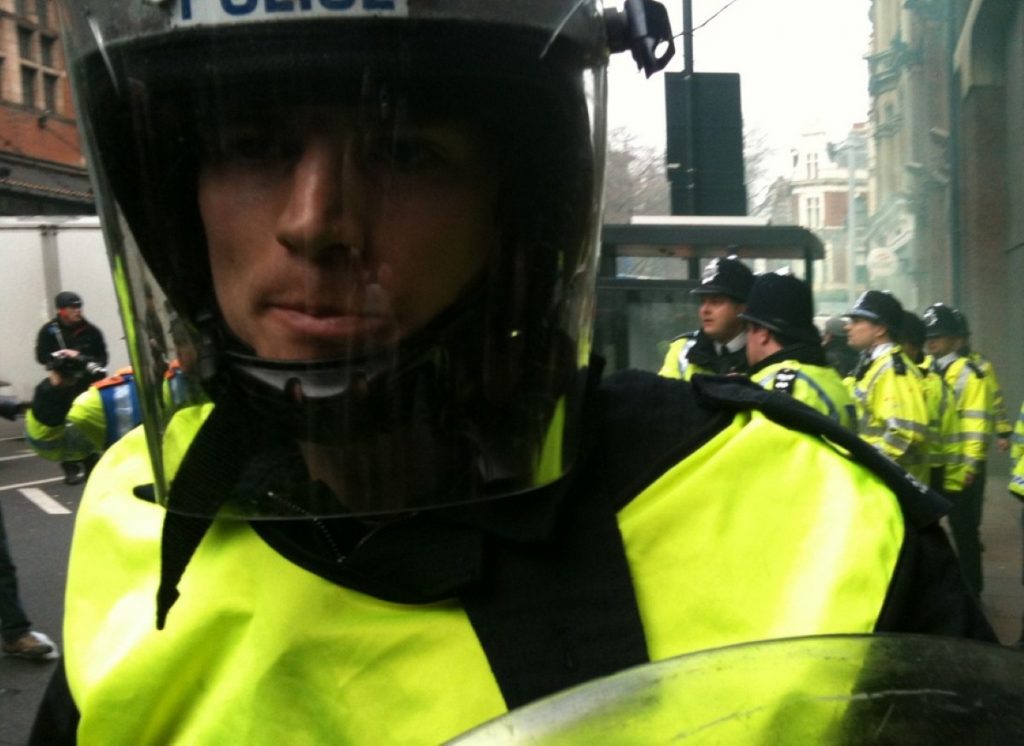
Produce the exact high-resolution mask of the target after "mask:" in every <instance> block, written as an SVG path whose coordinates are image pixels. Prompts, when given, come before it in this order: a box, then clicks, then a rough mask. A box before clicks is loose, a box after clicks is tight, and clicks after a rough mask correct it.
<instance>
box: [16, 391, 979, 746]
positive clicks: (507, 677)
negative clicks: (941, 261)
mask: <svg viewBox="0 0 1024 746" xmlns="http://www.w3.org/2000/svg"><path fill="white" fill-rule="evenodd" d="M592 396H593V397H594V398H593V399H592V402H591V403H592V405H593V406H592V408H591V411H593V413H594V416H593V419H592V420H591V421H590V432H591V433H592V435H593V437H592V439H591V441H590V443H589V446H588V448H587V452H586V454H585V455H584V456H583V458H581V460H580V461H579V462H578V464H579V466H578V467H577V468H576V469H575V470H574V471H573V472H572V473H571V474H570V475H569V476H568V477H566V478H565V479H564V480H563V481H562V482H560V483H557V484H555V485H552V486H551V487H549V488H546V489H544V490H541V491H538V492H536V493H531V494H528V495H523V496H518V497H515V498H510V499H506V500H498V501H494V502H491V503H485V504H481V505H476V506H472V507H470V508H460V509H455V510H452V509H445V510H437V511H425V512H421V513H418V514H415V515H408V516H406V517H404V518H400V519H394V520H392V521H388V522H384V523H381V524H379V525H377V526H376V527H374V528H372V529H369V528H367V527H362V528H361V530H357V529H360V527H361V524H359V523H356V522H353V521H352V520H349V521H346V520H345V519H318V520H317V521H316V522H315V523H314V522H305V521H296V520H291V521H254V522H243V521H237V520H234V521H233V520H227V519H217V520H212V523H211V525H210V526H209V528H208V529H207V530H206V533H205V534H204V536H203V538H202V541H201V543H200V544H199V545H198V548H197V550H196V551H195V553H194V555H192V558H191V560H190V561H189V563H188V564H187V566H186V567H185V568H184V571H183V574H181V575H180V577H179V578H177V579H174V580H176V581H177V587H178V589H179V590H180V593H181V595H180V598H178V599H177V602H176V603H175V605H174V606H173V608H172V609H171V610H170V613H169V615H168V616H167V619H166V626H165V628H164V629H163V630H160V631H158V630H156V629H154V616H155V609H156V602H155V598H154V594H155V589H156V588H157V585H158V583H160V581H161V573H162V569H161V554H160V546H161V530H162V526H163V525H164V522H165V518H166V520H167V521H171V520H172V519H173V518H174V515H175V514H165V511H164V509H163V508H161V507H159V506H157V505H155V504H153V503H150V502H147V501H146V500H144V499H142V498H143V497H144V496H145V494H146V493H145V489H144V488H143V489H137V488H138V487H139V486H140V485H145V484H147V483H148V482H149V481H150V480H151V473H150V471H149V460H148V458H147V456H146V447H145V444H144V442H143V433H142V432H141V431H136V432H135V433H132V434H130V435H129V436H128V437H127V438H125V439H123V440H122V441H121V442H120V443H118V444H117V445H116V446H115V447H114V448H112V449H111V450H110V451H108V453H107V455H106V457H105V458H104V459H103V460H102V461H101V462H100V465H99V466H98V468H97V470H96V471H95V472H94V475H93V477H92V479H91V480H90V482H89V485H88V487H87V490H86V495H85V497H84V500H83V503H82V506H81V508H80V511H79V514H78V520H77V526H76V531H75V537H74V541H73V545H72V551H71V564H70V572H69V577H68V593H67V606H66V617H65V618H66V624H65V644H66V648H67V654H66V659H65V660H66V665H67V682H68V683H69V685H70V692H71V693H72V694H73V698H74V702H75V704H77V706H78V708H79V709H80V710H81V713H82V719H81V722H80V724H79V725H78V730H77V736H78V739H79V741H80V742H82V743H129V742H130V743H133V744H163V743H172V742H177V743H189V744H221V743H247V744H275V746H276V744H280V743H288V744H305V743H308V744H323V743H346V744H354V743H380V742H382V741H388V742H392V743H438V742H440V741H443V740H445V739H447V738H450V737H453V736H455V735H456V734H458V733H461V732H463V731H465V730H467V729H469V728H471V727H473V726H475V725H477V724H479V723H481V722H483V721H485V720H487V719H489V718H493V717H495V716H497V715H500V714H502V713H504V712H506V711H507V710H508V709H511V708H514V707H517V706H520V705H522V704H525V703H527V702H529V701H532V700H534V699H537V698H539V697H542V696H545V695H547V694H549V693H552V692H554V691H558V690H560V689H563V688H566V687H568V686H572V685H573V684H576V683H581V682H583V681H587V680H590V679H592V678H595V677H598V676H602V675H606V674H608V673H612V672H614V671H617V670H621V669H623V668H625V667H628V666H631V665H635V664H638V663H642V662H645V661H647V660H657V659H664V658H666V657H670V656H674V655H678V654H681V653H685V652H688V651H693V650H698V649H704V648H710V647H715V646H721V645H728V644H731V643H737V642H742V641H747V640H756V639H762V638H776V637H785V636H796V635H811V634H821V633H826V634H827V633H845V632H871V631H876V630H877V631H904V632H931V633H941V634H947V635H967V636H974V637H978V638H981V639H989V640H991V639H993V637H992V632H991V629H990V628H989V627H988V625H987V623H986V622H985V621H984V619H983V618H982V617H981V615H980V612H978V610H977V607H976V606H975V604H974V603H973V601H971V600H970V598H969V596H968V594H967V592H966V590H965V589H964V588H963V585H962V578H961V575H960V571H959V568H958V566H957V565H956V560H955V557H954V556H953V555H952V553H951V550H950V548H949V545H948V543H947V542H946V539H945V535H944V534H943V532H942V530H941V528H940V527H939V525H938V523H937V521H938V518H939V516H940V514H941V513H942V512H943V510H944V508H945V504H944V501H942V500H941V499H940V498H938V497H937V496H936V495H934V493H930V492H927V491H922V490H921V489H920V487H919V485H915V484H914V483H913V482H911V481H909V480H907V479H906V476H905V475H904V474H903V472H902V471H901V470H900V469H898V468H896V467H895V466H894V465H892V464H891V463H890V462H888V461H887V460H886V459H884V458H882V457H881V456H879V454H878V453H877V452H876V451H875V450H874V449H873V448H871V447H869V446H867V444H865V443H864V442H863V441H861V440H860V439H859V438H857V437H856V436H855V435H854V434H853V433H851V432H849V431H847V430H845V429H844V428H842V427H840V426H838V425H836V424H835V423H834V422H832V421H831V420H829V419H827V418H824V417H821V416H820V415H818V414H817V413H816V412H814V411H812V410H811V409H809V408H808V407H805V406H803V405H798V404H796V403H794V402H793V400H792V399H791V397H789V396H787V395H783V394H779V393H776V392H771V391H765V390H762V389H760V388H758V387H756V386H754V385H752V384H751V383H750V382H749V381H745V380H737V379H732V378H730V379H721V378H717V379H714V378H711V379H709V378H704V377H697V378H696V379H695V380H694V383H693V386H689V385H683V384H681V383H679V382H676V381H669V380H666V379H664V378H659V377H657V376H654V375H651V374H645V373H629V374H624V375H619V376H615V377H613V378H612V379H610V380H608V381H606V382H604V383H603V384H602V385H601V387H600V388H599V389H598V390H596V391H594V392H593V393H592ZM221 406H223V405H218V407H221ZM211 409H212V407H211V406H209V405H206V406H196V407H190V408H187V409H184V410H181V411H179V412H178V413H177V415H176V416H175V419H174V421H173V422H172V426H171V429H170V430H169V432H168V438H167V442H166V456H167V458H168V460H169V463H171V464H174V463H176V462H177V460H178V459H180V458H181V456H182V452H183V451H184V449H185V448H187V446H188V445H189V442H190V441H191V439H192V437H193V435H194V433H195V432H196V431H197V429H198V427H199V425H200V423H201V422H203V421H204V419H205V418H207V417H208V415H209V413H210V411H211ZM773 418H775V419H781V420H785V421H786V422H787V423H788V424H787V427H782V426H780V425H779V424H777V423H776V422H775V421H774V420H773ZM228 420H230V418H226V419H225V420H224V422H223V424H218V427H224V428H226V429H229V430H230V432H232V433H236V434H237V436H238V438H240V439H241V440H242V441H244V440H245V439H246V437H247V435H248V431H249V430H251V428H249V429H247V428H245V427H236V426H237V425H239V424H241V423H234V422H230V421H228ZM212 422H213V420H212V419H211V420H210V423H212ZM218 422H219V421H218ZM250 422H251V421H250ZM204 432H205V431H204ZM821 433H824V434H825V436H826V437H827V439H826V437H822V434H821ZM831 443H835V444H836V445H835V446H833V445H832V444H831ZM234 447H238V448H241V449H243V450H240V451H239V453H248V451H245V450H244V449H245V448H246V443H245V442H237V443H235V444H234ZM847 452H848V454H849V455H847ZM189 457H190V456H186V460H187V459H188V458H189ZM199 457H201V458H204V459H205V458H207V457H208V455H206V454H203V455H200V456H199ZM859 461H860V463H859ZM213 463H214V464H216V465H218V466H219V465H220V464H219V462H216V461H215V462H213ZM226 472H227V470H226V469H221V470H219V471H218V470H217V469H211V470H209V471H208V472H206V473H204V477H203V480H202V481H203V482H204V484H205V486H206V487H209V488H212V489H220V488H221V487H228V488H230V487H231V486H234V487H235V488H242V485H241V484H239V483H238V482H237V478H238V474H234V473H226ZM185 473H186V469H185V467H184V466H183V467H182V469H181V470H180V471H179V472H178V474H179V475H183V474H185ZM638 476H640V477H641V479H640V481H639V482H638V481H637V477H638ZM185 487H186V488H189V489H191V486H190V485H185ZM136 495H138V496H136ZM179 518H181V519H185V520H188V517H187V516H179ZM163 573H164V574H166V573H167V569H166V566H165V567H164V568H163ZM66 694H67V692H66V690H65V691H64V692H61V690H60V688H59V686H58V687H54V688H51V691H50V693H49V694H48V698H47V701H46V703H45V706H44V710H43V714H42V716H41V718H40V721H39V723H37V731H36V733H37V734H39V735H38V740H39V742H40V743H42V742H43V740H42V739H43V738H44V737H45V735H46V728H45V727H44V728H41V729H40V724H43V725H45V724H46V723H47V719H46V718H47V713H54V712H59V707H57V706H56V705H57V703H58V702H59V701H60V698H61V697H62V696H66ZM683 705H684V706H685V703H683Z"/></svg>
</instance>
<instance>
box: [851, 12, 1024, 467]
mask: <svg viewBox="0 0 1024 746" xmlns="http://www.w3.org/2000/svg"><path fill="white" fill-rule="evenodd" d="M871 19H872V23H873V39H872V51H871V54H870V56H869V65H870V73H871V83H870V93H871V107H872V111H871V136H872V148H873V164H872V165H873V175H872V179H873V190H874V192H875V197H876V198H877V204H876V205H875V206H874V210H873V212H872V216H871V231H872V233H871V236H870V239H869V240H870V242H871V244H872V246H884V247H888V248H889V249H891V250H892V251H893V252H894V253H895V254H896V255H897V256H898V258H899V261H900V269H901V273H902V274H904V275H905V277H906V278H907V280H908V282H907V283H906V287H902V286H901V287H895V286H892V285H887V284H886V283H884V282H882V281H879V282H877V283H876V282H874V278H872V279H873V284H875V285H876V286H878V287H890V289H893V290H894V291H896V292H897V293H899V294H900V295H901V298H902V299H903V300H904V302H905V304H906V305H907V306H908V307H910V308H913V309H915V310H918V311H920V310H922V308H923V307H925V306H927V305H928V304H930V303H933V302H936V301H943V302H946V303H951V304H953V305H955V306H957V307H959V308H961V309H962V310H963V311H964V312H965V313H966V314H967V316H968V318H969V320H970V325H971V331H972V344H973V346H974V347H975V348H977V349H979V350H980V351H982V352H983V353H984V354H985V355H986V356H988V357H990V358H991V359H992V360H993V362H994V363H995V365H996V369H997V370H998V371H999V374H1000V381H1001V383H1002V384H1003V389H1004V391H1005V393H1006V395H1007V403H1008V406H1009V408H1010V409H1011V410H1012V411H1016V409H1017V407H1018V406H1019V405H1020V402H1021V398H1022V397H1024V345H1022V343H1021V341H1020V340H1021V334H1020V329H1021V328H1022V325H1024V308H1022V304H1021V303H1019V302H1018V300H1019V298H1020V297H1021V294H1022V293H1021V290H1022V289H1024V288H1022V280H1021V278H1022V277H1024V130H1022V128H1021V127H1020V122H1021V120H1022V117H1024V87H1022V85H1021V83H1022V81H1024V4H1022V3H1020V2H1014V1H1013V0H872V4H871ZM997 463H998V462H997ZM997 468H998V467H997Z"/></svg>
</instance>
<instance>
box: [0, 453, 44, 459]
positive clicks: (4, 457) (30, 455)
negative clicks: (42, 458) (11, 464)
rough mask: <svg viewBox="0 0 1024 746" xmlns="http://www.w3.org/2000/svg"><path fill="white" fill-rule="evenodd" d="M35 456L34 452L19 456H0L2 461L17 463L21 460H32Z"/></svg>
mask: <svg viewBox="0 0 1024 746" xmlns="http://www.w3.org/2000/svg"><path fill="white" fill-rule="evenodd" d="M33 456H35V454H34V453H33V452H32V451H25V452H24V453H19V454H18V455H17V456H0V461H17V460H18V459H20V458H32V457H33Z"/></svg>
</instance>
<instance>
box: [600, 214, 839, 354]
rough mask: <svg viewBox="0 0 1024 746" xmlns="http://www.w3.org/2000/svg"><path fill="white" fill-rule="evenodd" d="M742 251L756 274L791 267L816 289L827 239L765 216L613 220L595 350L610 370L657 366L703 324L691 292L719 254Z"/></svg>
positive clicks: (607, 231) (606, 237)
mask: <svg viewBox="0 0 1024 746" xmlns="http://www.w3.org/2000/svg"><path fill="white" fill-rule="evenodd" d="M725 256H737V257H739V258H740V259H741V260H743V261H744V262H745V263H746V264H747V265H748V266H749V267H750V268H751V269H752V270H754V271H755V272H766V271H774V270H780V269H785V268H788V269H789V270H790V271H792V272H793V274H795V275H797V276H798V277H802V278H803V279H805V280H807V282H808V283H809V284H811V286H812V287H813V286H814V270H815V267H814V263H815V262H816V261H819V260H822V259H824V256H825V249H824V246H823V245H822V243H821V240H820V239H819V238H818V237H817V236H815V235H814V234H813V233H812V232H811V231H809V230H808V229H806V228H802V227H800V226H796V225H772V224H770V223H769V222H768V221H767V220H762V219H758V218H727V217H713V218H700V217H650V218H634V220H633V222H631V223H629V224H622V225H605V226H604V229H603V233H602V251H601V264H600V267H599V270H598V285H597V291H598V294H597V309H596V319H595V325H594V348H593V349H594V351H595V352H596V353H598V354H599V355H601V356H603V357H604V358H605V373H606V374H607V373H610V372H613V371H617V370H622V369H624V368H638V369H641V370H650V371H657V370H658V369H659V368H660V367H661V363H662V360H663V358H664V356H665V352H666V350H667V349H668V345H669V344H670V343H671V341H672V340H673V339H675V338H676V337H678V336H679V335H680V334H683V333H686V332H689V331H694V330H696V329H697V328H698V327H699V321H698V309H699V298H698V296H696V295H693V294H692V293H691V292H690V291H692V290H693V289H694V288H696V287H697V286H698V285H699V284H700V277H701V272H702V271H703V270H704V267H706V266H707V264H708V263H709V262H710V261H711V260H712V259H715V258H716V257H725Z"/></svg>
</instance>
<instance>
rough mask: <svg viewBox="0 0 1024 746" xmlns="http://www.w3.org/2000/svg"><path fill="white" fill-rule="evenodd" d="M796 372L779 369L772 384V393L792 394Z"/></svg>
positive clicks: (789, 369) (791, 369) (788, 369)
mask: <svg viewBox="0 0 1024 746" xmlns="http://www.w3.org/2000/svg"><path fill="white" fill-rule="evenodd" d="M796 378H797V372H796V371H795V370H794V369H793V368H781V369H780V370H779V372H778V373H776V374H775V380H774V381H773V382H772V391H781V392H783V393H786V394H792V393H793V384H794V383H795V382H796Z"/></svg>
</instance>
